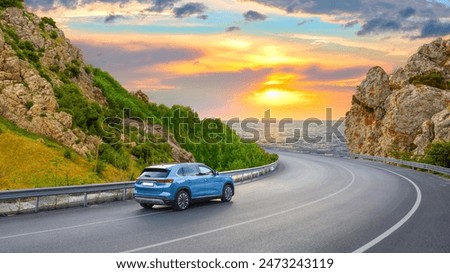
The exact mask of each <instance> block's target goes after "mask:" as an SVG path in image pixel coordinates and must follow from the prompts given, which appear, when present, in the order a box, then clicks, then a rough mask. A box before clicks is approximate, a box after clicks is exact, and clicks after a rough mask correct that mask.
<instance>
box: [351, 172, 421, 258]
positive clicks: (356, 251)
mask: <svg viewBox="0 0 450 273" xmlns="http://www.w3.org/2000/svg"><path fill="white" fill-rule="evenodd" d="M371 167H373V168H377V169H380V170H384V171H387V172H390V173H392V174H395V175H397V176H399V177H401V178H403V179H405V180H406V181H408V182H409V183H411V184H412V185H413V187H414V189H415V190H416V193H417V198H416V202H415V203H414V205H413V206H412V208H411V210H410V211H409V212H408V213H407V214H406V215H405V216H404V217H403V218H402V219H401V220H400V221H398V222H397V223H396V224H395V225H393V226H392V227H391V228H389V229H388V230H386V231H385V232H383V233H382V234H380V235H379V236H378V237H376V238H375V239H373V240H372V241H370V242H368V243H367V244H365V245H363V246H362V247H360V248H358V249H357V250H355V251H353V253H363V252H365V251H367V250H368V249H370V248H371V247H373V246H374V245H376V244H378V243H379V242H381V241H382V240H383V239H385V238H386V237H388V236H389V235H391V234H392V233H393V232H394V231H396V230H397V229H399V228H400V227H401V226H402V225H403V224H404V223H406V221H408V220H409V218H411V216H413V214H414V213H415V212H416V211H417V209H418V208H419V206H420V202H421V201H422V192H421V191H420V189H419V187H418V186H417V185H416V183H414V181H412V180H411V179H409V178H408V177H406V176H403V175H401V174H399V173H396V172H394V171H391V170H388V169H385V168H380V167H375V166H371Z"/></svg>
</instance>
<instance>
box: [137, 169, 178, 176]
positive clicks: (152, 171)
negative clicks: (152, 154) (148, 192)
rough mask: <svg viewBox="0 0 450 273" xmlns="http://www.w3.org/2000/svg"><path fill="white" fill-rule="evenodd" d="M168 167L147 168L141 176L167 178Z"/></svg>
mask: <svg viewBox="0 0 450 273" xmlns="http://www.w3.org/2000/svg"><path fill="white" fill-rule="evenodd" d="M169 172H170V171H169V170H167V169H145V170H144V171H143V172H142V173H141V175H140V176H139V177H141V178H166V177H167V176H168V175H169Z"/></svg>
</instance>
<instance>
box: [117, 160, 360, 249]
mask: <svg viewBox="0 0 450 273" xmlns="http://www.w3.org/2000/svg"><path fill="white" fill-rule="evenodd" d="M338 166H339V167H341V168H343V169H345V170H346V171H348V172H349V173H350V174H351V176H352V179H351V181H350V183H348V184H347V185H346V186H345V187H344V188H342V189H340V190H339V191H337V192H334V193H332V194H329V195H327V196H324V197H322V198H320V199H317V200H314V201H311V202H308V203H306V204H302V205H299V206H297V207H293V208H290V209H287V210H283V211H279V212H276V213H272V214H269V215H265V216H262V217H258V218H254V219H251V220H247V221H243V222H240V223H236V224H233V225H229V226H224V227H220V228H216V229H212V230H208V231H204V232H200V233H196V234H192V235H188V236H184V237H180V238H176V239H173V240H168V241H164V242H160V243H156V244H151V245H147V246H143V247H138V248H134V249H131V250H127V251H124V253H130V252H138V251H142V250H147V249H150V248H155V247H158V246H163V245H168V244H172V243H176V242H180V241H184V240H188V239H192V238H196V237H200V236H203V235H208V234H211V233H215V232H219V231H223V230H227V229H231V228H235V227H239V226H243V225H247V224H251V223H254V222H258V221H262V220H266V219H269V218H272V217H276V216H279V215H283V214H287V213H289V212H292V211H295V210H298V209H301V208H304V207H307V206H310V205H313V204H316V203H319V202H321V201H324V200H326V199H329V198H331V197H334V196H336V195H338V194H340V193H342V192H343V191H345V190H347V189H348V188H350V187H351V186H352V185H353V183H354V182H355V174H354V173H353V172H352V171H351V170H349V169H347V168H346V167H343V166H340V165H338Z"/></svg>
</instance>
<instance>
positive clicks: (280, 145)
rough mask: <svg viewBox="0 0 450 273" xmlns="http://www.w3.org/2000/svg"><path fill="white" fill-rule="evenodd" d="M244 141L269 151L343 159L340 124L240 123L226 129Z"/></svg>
mask: <svg viewBox="0 0 450 273" xmlns="http://www.w3.org/2000/svg"><path fill="white" fill-rule="evenodd" d="M230 127H231V128H232V129H234V130H235V131H236V133H237V134H238V135H239V136H240V137H241V138H243V139H244V140H248V141H254V142H256V143H258V144H259V145H261V146H262V147H264V148H266V149H270V150H284V151H295V152H299V153H305V154H320V155H326V156H336V157H347V156H348V155H349V151H348V148H347V142H346V140H345V134H344V131H345V122H344V120H343V119H342V120H334V121H323V120H319V119H308V120H287V121H278V122H273V123H269V122H267V121H266V122H262V121H261V120H259V121H256V120H254V121H250V122H249V121H242V122H239V123H234V124H232V125H231V126H230Z"/></svg>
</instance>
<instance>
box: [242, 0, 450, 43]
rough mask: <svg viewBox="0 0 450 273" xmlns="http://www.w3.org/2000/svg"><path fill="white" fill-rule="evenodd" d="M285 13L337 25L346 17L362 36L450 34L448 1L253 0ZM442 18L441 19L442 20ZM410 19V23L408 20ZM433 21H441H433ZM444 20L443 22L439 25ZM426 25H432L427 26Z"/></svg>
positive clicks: (347, 25) (347, 24)
mask: <svg viewBox="0 0 450 273" xmlns="http://www.w3.org/2000/svg"><path fill="white" fill-rule="evenodd" d="M249 1H253V2H257V3H260V4H263V5H266V6H270V7H275V8H279V9H282V10H284V11H286V12H288V13H306V14H314V15H318V16H320V15H328V16H331V17H332V18H333V17H334V19H335V20H336V21H337V22H342V21H343V15H345V17H346V19H345V20H344V21H347V22H348V23H346V24H344V27H352V26H354V25H356V24H357V23H358V24H360V25H361V29H360V30H359V31H358V32H357V34H358V35H368V34H383V33H385V32H391V31H398V32H402V33H405V34H407V35H408V34H409V35H408V36H409V37H413V35H415V36H417V35H418V34H422V35H428V34H427V33H428V32H430V33H447V32H446V31H445V30H446V24H447V23H444V22H445V21H443V19H444V18H447V19H448V18H449V14H450V5H449V4H448V3H449V2H448V0H445V1H431V0H408V1H398V0H346V1H330V0H249ZM444 3H445V4H444ZM440 18H441V19H440ZM405 19H408V20H405ZM433 20H437V22H436V21H433ZM439 20H441V22H439ZM424 22H428V23H427V26H426V27H425V26H424Z"/></svg>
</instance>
